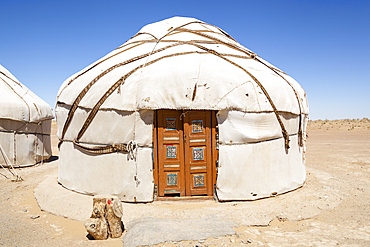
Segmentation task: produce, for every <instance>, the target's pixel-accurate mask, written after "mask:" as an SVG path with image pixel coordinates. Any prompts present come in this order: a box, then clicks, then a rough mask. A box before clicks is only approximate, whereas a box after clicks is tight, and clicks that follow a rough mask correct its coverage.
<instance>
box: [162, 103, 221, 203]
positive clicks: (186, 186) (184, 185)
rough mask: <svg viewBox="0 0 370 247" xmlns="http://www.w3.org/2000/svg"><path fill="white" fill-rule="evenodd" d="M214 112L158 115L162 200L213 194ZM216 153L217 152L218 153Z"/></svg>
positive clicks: (176, 112) (163, 112)
mask: <svg viewBox="0 0 370 247" xmlns="http://www.w3.org/2000/svg"><path fill="white" fill-rule="evenodd" d="M212 113H213V112H211V111H176V110H158V111H157V127H156V129H157V132H156V135H155V136H157V142H156V148H155V149H156V150H157V157H158V160H157V169H156V170H157V172H158V177H157V179H156V181H157V184H158V195H159V196H170V195H180V196H185V195H186V196H194V195H208V196H211V195H212V194H213V183H214V181H215V179H212V174H213V173H215V171H216V170H215V169H216V168H215V161H214V160H213V157H214V155H213V156H212V154H213V153H212V151H213V149H214V147H215V145H212V127H213V126H215V125H214V124H213V125H212ZM214 151H215V150H214Z"/></svg>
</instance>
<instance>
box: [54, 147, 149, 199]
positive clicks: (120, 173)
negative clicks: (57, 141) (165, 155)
mask: <svg viewBox="0 0 370 247" xmlns="http://www.w3.org/2000/svg"><path fill="white" fill-rule="evenodd" d="M59 157H60V158H59V171H58V181H59V182H60V183H61V184H62V185H63V186H64V187H66V188H68V189H70V190H74V191H77V192H80V193H84V194H90V195H98V194H108V195H115V196H118V198H119V199H120V200H122V201H124V202H150V201H153V189H154V178H153V169H152V168H153V161H152V148H139V150H138V153H137V157H136V161H135V160H132V159H130V157H129V154H127V153H121V152H119V153H112V154H100V155H94V154H90V153H85V152H84V151H82V150H80V149H79V148H78V147H76V146H74V145H73V143H71V142H63V144H62V145H61V148H60V150H59Z"/></svg>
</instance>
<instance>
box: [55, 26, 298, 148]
mask: <svg viewBox="0 0 370 247" xmlns="http://www.w3.org/2000/svg"><path fill="white" fill-rule="evenodd" d="M192 23H200V24H204V25H210V24H207V23H203V22H199V21H195V22H190V23H187V24H184V25H182V26H179V27H177V28H174V29H172V30H171V31H169V32H168V33H167V34H166V35H164V36H163V37H161V38H160V39H157V38H156V37H154V36H153V35H151V34H149V35H151V36H152V37H154V39H153V40H147V41H145V40H141V41H135V42H132V43H127V44H125V45H122V46H121V47H119V48H117V49H121V48H123V47H125V46H127V45H130V44H133V43H138V44H137V45H135V46H132V47H129V48H128V49H132V48H133V47H137V46H139V45H142V44H144V43H148V42H156V43H158V42H161V41H162V42H171V41H172V40H171V41H169V40H163V39H164V38H165V37H168V36H170V35H174V34H177V33H180V32H189V33H193V34H196V35H199V36H202V37H205V38H207V39H209V40H211V41H199V40H192V41H174V42H177V43H175V44H171V45H169V46H166V47H163V48H160V49H158V50H155V51H153V50H152V51H151V52H149V53H145V54H142V55H139V56H136V57H133V58H131V59H129V60H126V61H124V62H122V63H119V64H116V65H114V66H112V67H110V68H109V69H107V70H105V71H104V72H102V73H101V74H100V75H98V76H97V77H95V79H93V80H92V81H91V82H90V83H89V84H88V85H87V86H86V87H85V88H84V89H83V90H82V91H81V93H80V94H79V95H78V97H77V98H76V100H75V101H74V102H73V104H72V107H71V109H70V111H69V113H68V117H67V120H66V122H65V124H64V126H63V131H62V137H61V140H60V142H59V144H58V147H60V144H61V143H62V142H63V140H64V136H65V133H66V131H67V129H68V127H69V125H70V123H71V121H72V118H73V116H74V113H75V111H76V109H77V107H78V105H79V103H80V102H81V100H82V98H83V97H84V96H85V95H86V93H87V92H88V91H89V90H90V88H91V87H92V85H94V84H95V83H96V82H97V81H98V80H99V79H100V78H102V77H103V76H104V75H106V74H108V73H109V72H111V71H112V70H114V69H116V68H118V67H121V66H123V65H126V64H129V63H132V62H135V61H138V60H140V59H143V58H145V57H149V56H151V55H152V54H155V53H159V52H162V51H164V50H166V49H169V48H171V47H175V46H178V45H185V44H186V45H193V46H196V47H198V48H199V49H202V50H204V51H206V52H205V53H207V54H213V55H216V56H218V57H220V58H222V59H224V60H225V61H227V62H229V63H231V64H232V65H234V66H236V67H238V68H240V69H242V70H243V71H244V72H246V73H247V74H248V75H249V76H250V77H251V78H252V79H253V80H254V81H255V83H256V84H257V85H258V86H260V88H261V90H262V91H263V93H264V94H265V96H266V98H267V99H268V101H269V103H270V105H271V106H272V108H273V111H274V113H275V115H276V118H277V120H278V122H279V125H280V127H281V130H282V135H283V137H284V139H285V147H286V149H289V134H288V132H287V131H286V129H285V127H284V124H283V122H282V120H281V118H280V116H279V115H278V110H277V108H276V106H275V105H274V103H273V101H272V99H271V97H270V96H269V94H268V92H267V90H266V89H265V88H264V87H263V85H262V84H261V82H259V81H258V79H257V78H256V77H254V76H253V75H252V74H251V73H250V72H249V71H247V70H246V69H245V68H243V67H241V66H240V65H238V64H236V63H234V62H233V61H231V60H229V59H227V58H226V56H232V57H238V58H247V59H250V58H252V59H255V60H256V61H258V62H260V63H262V64H263V65H265V66H266V67H268V68H270V69H271V70H272V71H274V72H275V73H276V74H278V75H279V76H280V77H281V78H282V79H284V80H285V81H286V82H287V83H288V84H289V85H290V86H291V87H292V89H293V91H294V93H295V95H296V98H297V101H298V105H299V108H300V112H301V106H300V103H299V98H298V94H297V92H296V91H295V90H294V88H293V86H292V85H291V84H290V83H289V82H288V81H287V80H286V79H285V78H284V77H283V76H282V75H280V73H278V71H279V72H281V73H283V72H282V71H280V70H278V69H276V68H273V67H271V66H268V65H267V64H265V63H264V62H262V61H261V60H259V59H258V58H257V56H256V54H254V53H253V52H251V51H249V50H247V49H245V48H243V47H239V46H238V45H235V44H232V43H229V42H225V41H222V40H220V39H218V38H216V37H213V36H211V35H207V34H204V33H201V32H200V31H195V30H191V29H186V28H183V27H185V26H186V25H190V24H192ZM210 26H212V25H210ZM213 27H215V26H213ZM216 28H217V29H218V30H219V31H220V32H221V34H222V35H224V36H226V37H227V38H229V39H231V40H233V41H235V40H234V39H233V38H232V37H231V36H230V35H228V34H227V33H225V32H224V31H222V30H221V29H219V28H218V27H216ZM211 32H213V31H211ZM213 33H216V32H213ZM144 34H146V35H148V33H138V34H136V35H135V36H134V37H137V36H139V35H144ZM217 34H219V33H217ZM134 37H132V38H134ZM132 38H131V39H132ZM197 42H201V43H212V44H214V43H215V44H223V45H226V46H228V47H231V48H233V49H235V50H238V51H240V52H243V53H245V54H246V55H247V56H248V57H245V56H240V55H234V54H221V53H218V52H216V51H215V50H212V49H208V48H206V47H204V46H201V45H199V44H197ZM235 42H236V41H235ZM128 49H125V50H123V51H120V52H118V53H116V54H114V55H112V56H110V57H108V58H106V59H104V60H102V61H100V62H99V63H97V64H95V65H94V66H92V67H91V68H89V69H88V70H86V71H84V72H83V73H81V74H79V75H78V76H76V77H75V78H74V79H72V80H71V81H70V82H69V83H68V85H69V84H70V83H71V82H72V81H73V80H75V79H77V78H78V77H79V76H81V75H82V74H84V73H86V72H87V71H89V70H91V69H92V68H93V67H95V66H97V65H98V64H101V63H102V62H104V61H106V60H108V59H109V58H111V57H113V56H116V55H118V54H120V53H122V52H124V51H127V50H128ZM191 53H199V54H204V52H199V51H193V52H182V53H174V54H171V55H165V56H163V57H160V58H157V59H155V60H153V61H150V62H148V63H146V62H145V63H144V64H142V65H139V66H138V67H136V68H134V69H133V70H131V71H130V72H129V73H127V74H126V75H124V76H123V77H121V78H120V79H119V80H118V81H117V82H116V83H114V84H113V85H112V86H111V87H110V88H109V90H108V91H107V92H106V93H105V94H104V95H103V96H102V97H101V98H100V100H99V101H98V102H97V104H96V105H95V106H94V107H93V109H92V111H91V112H90V114H89V116H88V117H87V119H86V121H85V123H84V125H83V126H82V128H81V130H80V132H79V133H78V136H77V138H76V141H75V142H76V143H78V140H79V139H80V138H81V137H82V135H83V134H84V133H85V131H86V129H87V128H88V126H89V125H90V123H91V122H92V120H93V119H94V117H95V115H96V114H97V112H98V110H99V109H100V106H101V105H102V104H103V103H104V102H105V100H106V99H107V98H108V97H109V96H110V95H111V94H112V93H113V92H114V91H115V90H116V89H117V87H118V86H120V85H122V84H124V81H125V80H126V79H127V78H128V77H129V76H130V75H132V74H133V73H134V72H136V71H137V70H138V69H140V68H144V67H145V66H149V65H151V64H153V63H155V62H158V61H160V60H162V59H164V58H168V57H173V56H179V55H186V54H191ZM299 133H302V132H301V126H299Z"/></svg>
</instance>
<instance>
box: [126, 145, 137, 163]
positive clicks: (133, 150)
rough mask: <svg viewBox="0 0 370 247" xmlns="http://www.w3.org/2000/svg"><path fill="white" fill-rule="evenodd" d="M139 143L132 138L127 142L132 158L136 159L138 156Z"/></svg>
mask: <svg viewBox="0 0 370 247" xmlns="http://www.w3.org/2000/svg"><path fill="white" fill-rule="evenodd" d="M137 147H138V145H137V143H136V141H134V140H131V141H129V142H128V143H127V147H126V148H127V151H128V153H129V154H130V157H131V159H133V160H135V161H136V156H137V150H138V148H137Z"/></svg>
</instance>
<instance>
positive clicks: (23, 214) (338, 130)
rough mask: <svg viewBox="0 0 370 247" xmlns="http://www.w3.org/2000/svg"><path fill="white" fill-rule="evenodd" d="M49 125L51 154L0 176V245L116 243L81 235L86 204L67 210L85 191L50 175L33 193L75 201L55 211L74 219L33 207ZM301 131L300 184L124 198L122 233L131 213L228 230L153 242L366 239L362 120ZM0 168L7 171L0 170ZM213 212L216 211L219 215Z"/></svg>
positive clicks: (44, 173) (51, 171) (368, 193)
mask: <svg viewBox="0 0 370 247" xmlns="http://www.w3.org/2000/svg"><path fill="white" fill-rule="evenodd" d="M54 127H55V126H54ZM53 131H54V132H53V133H54V135H53V138H52V145H53V155H54V161H52V162H48V163H43V164H39V165H37V166H35V167H30V168H22V169H17V172H18V174H20V175H21V176H22V177H23V178H24V181H23V182H17V183H16V182H11V181H10V180H8V179H5V178H4V177H3V176H0V186H1V191H0V245H3V246H65V245H72V246H122V245H123V242H122V240H121V239H109V240H106V241H91V240H88V239H87V237H86V235H87V232H86V231H85V227H84V226H83V223H82V222H81V221H82V220H83V219H84V218H86V217H88V215H89V214H90V212H87V211H89V210H85V212H81V213H80V214H76V213H74V214H72V213H71V211H82V208H83V207H87V208H88V207H89V206H88V205H87V206H85V205H86V201H87V200H91V199H90V198H89V197H88V196H82V195H79V194H77V193H71V192H69V191H67V190H65V189H63V188H61V187H60V186H59V187H58V185H56V183H54V184H55V186H56V187H57V188H55V189H53V188H50V190H51V191H55V192H57V193H54V195H51V196H46V197H45V196H44V198H46V199H47V198H49V202H48V203H45V201H46V199H45V200H44V202H43V201H39V203H40V205H42V204H45V205H50V204H52V203H51V202H54V203H55V205H62V206H64V208H75V209H78V210H69V212H64V213H61V215H65V216H66V215H67V216H68V217H69V218H72V219H76V220H71V219H67V218H64V217H61V216H55V215H53V214H51V213H47V212H45V211H41V210H40V207H39V205H38V202H37V201H36V199H35V197H34V196H35V194H36V195H37V194H38V193H46V191H47V190H46V189H43V188H44V187H43V186H45V185H47V183H46V182H47V181H48V180H50V179H53V178H54V179H55V176H56V174H57V166H58V160H57V155H58V150H57V148H56V144H57V139H56V137H55V128H53ZM308 135H309V137H308V142H307V155H306V167H307V181H306V183H305V185H304V186H303V187H302V188H300V189H297V190H295V191H292V192H289V193H286V194H284V195H279V196H276V197H274V198H268V199H263V200H258V201H255V202H231V203H216V202H214V201H191V202H155V203H152V204H139V205H135V204H124V211H125V215H124V217H123V220H124V222H125V224H126V226H127V229H128V230H127V232H126V233H125V234H126V236H128V235H129V233H130V227H131V226H132V228H133V227H134V223H135V220H137V219H138V218H144V219H145V218H146V217H151V219H153V218H158V219H161V220H163V219H168V218H171V219H174V220H180V222H181V220H183V222H184V223H185V222H188V221H187V220H192V219H196V218H198V219H199V221H202V222H210V223H211V224H212V222H217V223H220V222H221V223H224V225H225V226H226V225H227V226H229V227H231V228H232V230H233V231H232V232H230V233H227V235H226V236H225V235H222V234H221V233H219V234H221V235H218V236H208V235H205V236H206V237H198V238H197V239H193V240H187V241H177V242H166V243H160V244H158V245H157V246H241V245H248V246H336V245H340V246H370V207H369V202H370V190H369V187H370V120H368V119H361V120H360V119H357V120H336V121H327V120H318V121H310V122H309V125H308ZM0 172H1V173H2V174H6V175H7V173H6V171H4V170H0ZM49 187H50V186H49ZM34 191H35V192H34ZM55 194H57V195H55ZM64 194H65V195H66V196H64ZM71 194H72V195H71ZM67 195H68V196H67ZM36 197H37V196H36ZM77 197H78V199H71V198H77ZM86 198H87V199H86ZM48 211H52V210H48ZM69 213H71V214H70V215H69ZM215 216H222V217H221V220H220V218H217V217H215ZM148 231H149V230H148ZM158 233H159V232H158ZM142 234H145V232H144V233H143V232H142ZM215 235H216V234H215ZM124 237H125V236H124ZM136 237H137V238H140V235H137V236H136ZM168 239H171V238H170V237H169V238H168ZM125 246H126V245H125Z"/></svg>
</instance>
